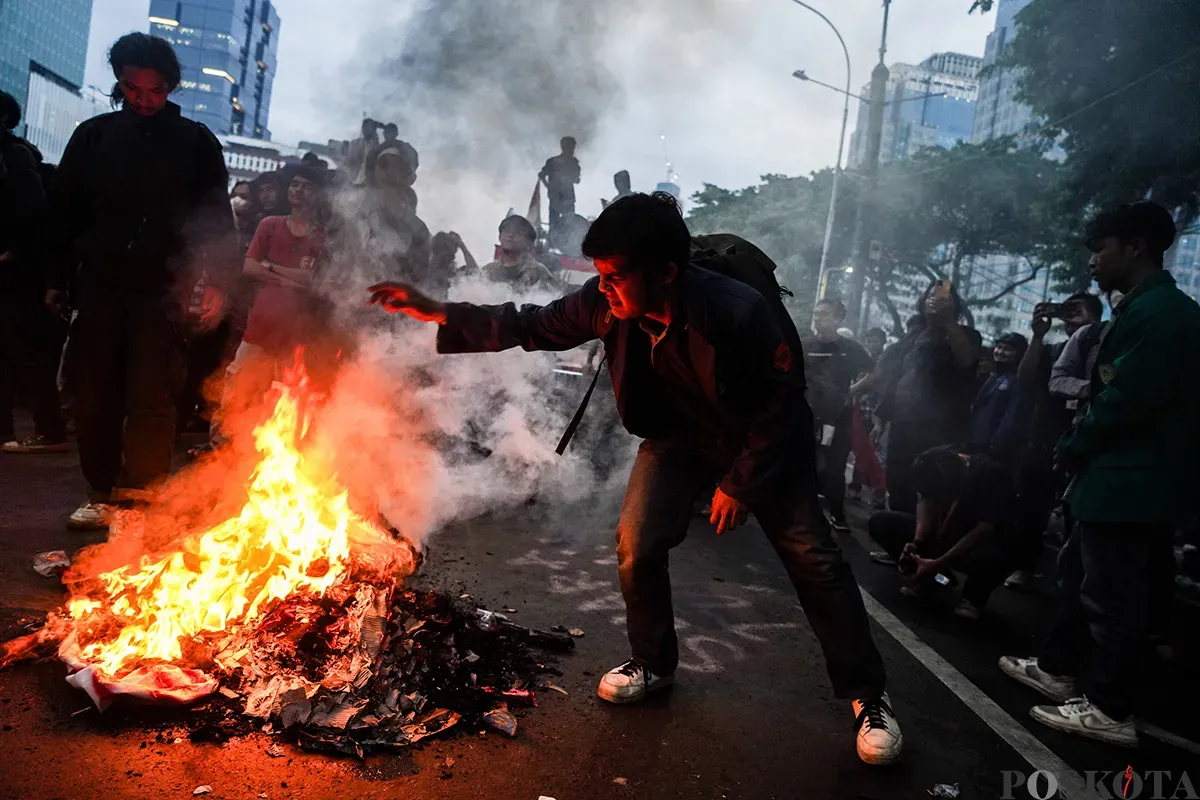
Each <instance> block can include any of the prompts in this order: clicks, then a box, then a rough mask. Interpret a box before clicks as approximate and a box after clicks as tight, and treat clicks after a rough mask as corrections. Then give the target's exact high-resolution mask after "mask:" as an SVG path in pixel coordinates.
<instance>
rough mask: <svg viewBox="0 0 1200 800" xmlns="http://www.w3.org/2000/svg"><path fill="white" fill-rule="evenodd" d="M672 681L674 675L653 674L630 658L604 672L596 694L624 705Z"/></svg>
mask: <svg viewBox="0 0 1200 800" xmlns="http://www.w3.org/2000/svg"><path fill="white" fill-rule="evenodd" d="M674 682H675V676H674V675H655V674H654V673H652V672H651V671H650V670H648V669H646V668H645V667H644V666H642V665H641V664H639V663H638V662H636V661H634V660H633V659H632V658H631V659H629V660H628V661H626V662H625V663H624V664H622V665H621V666H619V667H614V668H613V669H611V670H609V671H608V672H607V673H605V675H604V677H603V678H601V679H600V685H599V686H598V687H597V688H596V694H597V695H599V696H600V699H601V700H607V701H608V702H610V703H616V704H618V705H626V704H628V703H636V702H638V701H639V700H643V699H645V697H646V695H648V694H649V693H650V692H654V691H658V690H659V689H665V688H667V687H668V686H670V685H671V684H673V683H674Z"/></svg>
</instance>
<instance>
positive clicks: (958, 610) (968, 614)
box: [954, 598, 982, 622]
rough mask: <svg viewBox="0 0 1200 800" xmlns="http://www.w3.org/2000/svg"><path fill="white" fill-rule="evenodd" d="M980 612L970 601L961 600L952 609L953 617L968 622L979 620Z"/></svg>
mask: <svg viewBox="0 0 1200 800" xmlns="http://www.w3.org/2000/svg"><path fill="white" fill-rule="evenodd" d="M981 613H982V612H981V611H980V610H979V609H978V608H977V607H976V606H975V604H974V603H972V602H971V601H970V600H967V599H965V598H964V599H962V600H959V601H958V605H956V606H955V607H954V616H956V617H958V618H959V619H965V620H970V621H971V622H974V621H976V620H977V619H979V615H980V614H981Z"/></svg>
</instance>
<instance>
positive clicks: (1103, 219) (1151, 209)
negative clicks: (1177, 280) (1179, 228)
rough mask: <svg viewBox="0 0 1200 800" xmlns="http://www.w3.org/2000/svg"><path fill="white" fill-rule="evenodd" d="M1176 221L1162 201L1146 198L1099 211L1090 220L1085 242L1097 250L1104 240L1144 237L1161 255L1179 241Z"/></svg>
mask: <svg viewBox="0 0 1200 800" xmlns="http://www.w3.org/2000/svg"><path fill="white" fill-rule="evenodd" d="M1175 234H1176V228H1175V220H1174V219H1172V218H1171V213H1170V212H1169V211H1167V210H1166V209H1165V208H1163V207H1162V206H1160V205H1159V204H1158V203H1152V202H1150V201H1149V200H1143V201H1141V202H1139V203H1130V204H1128V205H1122V206H1117V207H1116V208H1114V209H1111V210H1109V211H1104V212H1101V213H1100V214H1097V215H1096V216H1095V217H1094V218H1093V219H1092V221H1091V222H1089V223H1088V226H1087V232H1086V233H1085V235H1084V244H1086V245H1087V246H1088V249H1090V250H1096V249H1097V248H1098V247H1099V244H1100V241H1101V240H1103V239H1106V238H1108V237H1109V236H1115V237H1117V238H1118V239H1142V240H1144V241H1145V242H1146V246H1147V247H1149V248H1150V250H1151V251H1152V252H1153V253H1155V254H1156V255H1159V256H1161V255H1162V254H1163V253H1165V252H1167V250H1169V249H1171V245H1172V244H1174V242H1175Z"/></svg>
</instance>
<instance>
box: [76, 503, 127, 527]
mask: <svg viewBox="0 0 1200 800" xmlns="http://www.w3.org/2000/svg"><path fill="white" fill-rule="evenodd" d="M113 511H115V509H114V508H113V507H112V506H110V505H109V504H108V503H92V502H87V503H84V504H83V505H81V506H80V507H79V508H77V509H75V511H74V512H73V513H72V514H71V516H69V517H67V527H68V528H71V529H72V530H77V531H101V530H105V529H107V528H108V525H109V523H110V522H111V521H112V515H113Z"/></svg>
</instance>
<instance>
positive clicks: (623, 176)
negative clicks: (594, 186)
mask: <svg viewBox="0 0 1200 800" xmlns="http://www.w3.org/2000/svg"><path fill="white" fill-rule="evenodd" d="M632 186H633V184H632V182H631V180H630V178H629V170H626V169H623V170H621V171H620V172H618V173H617V174H616V175H613V187H614V188H615V189H616V190H617V195H616V197H614V198H613V199H612V200H604V199H602V200H601V201H600V205H601V207H603V208H608V205H609V203H615V202H617V201H618V200H620V199H621V198H622V197H627V196H628V195H631V194H633V188H632Z"/></svg>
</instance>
